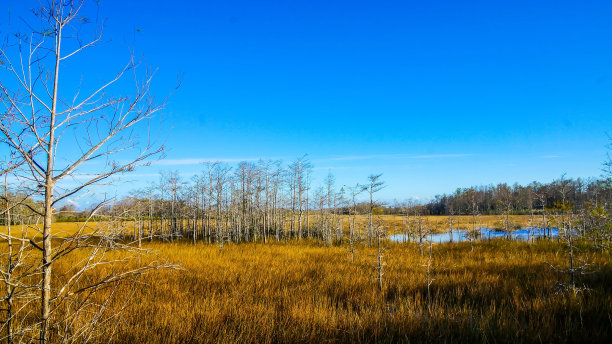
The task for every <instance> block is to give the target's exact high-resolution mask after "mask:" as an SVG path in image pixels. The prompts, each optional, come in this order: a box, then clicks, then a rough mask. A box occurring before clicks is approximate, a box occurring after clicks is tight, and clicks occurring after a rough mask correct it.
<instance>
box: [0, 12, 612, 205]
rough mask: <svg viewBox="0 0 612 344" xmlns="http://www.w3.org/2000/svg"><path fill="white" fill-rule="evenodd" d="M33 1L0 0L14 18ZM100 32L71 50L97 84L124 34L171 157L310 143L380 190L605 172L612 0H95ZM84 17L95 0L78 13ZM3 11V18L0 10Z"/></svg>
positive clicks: (417, 193)
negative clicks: (146, 80) (147, 79)
mask: <svg viewBox="0 0 612 344" xmlns="http://www.w3.org/2000/svg"><path fill="white" fill-rule="evenodd" d="M36 3H37V2H36V1H29V0H28V1H13V0H10V1H3V2H2V3H0V15H2V17H0V18H2V21H4V18H7V17H8V11H9V9H10V11H11V12H10V13H11V16H12V18H13V21H14V20H15V19H14V17H16V16H17V15H21V16H24V17H26V18H27V15H25V13H26V11H27V9H28V8H31V7H34V6H35V5H36ZM100 6H101V7H100V16H101V17H102V18H105V19H106V23H105V25H106V26H105V31H104V37H105V38H106V39H108V40H110V41H109V42H107V43H105V44H104V45H101V46H98V47H96V48H94V49H92V50H91V51H90V52H89V54H87V55H84V56H83V57H82V58H77V59H75V60H74V61H71V65H70V66H69V67H70V68H69V71H68V72H67V73H68V75H67V77H66V84H65V86H64V87H65V88H66V89H65V90H66V92H67V93H69V91H70V87H71V86H72V85H73V84H76V83H77V80H80V78H81V77H82V76H83V75H86V76H87V81H92V82H93V83H94V84H95V82H96V81H97V78H101V77H102V76H104V75H112V74H113V73H114V72H116V71H117V69H118V68H119V67H120V66H122V65H123V63H125V61H126V58H127V57H128V50H129V48H133V49H135V50H136V51H137V52H138V53H141V54H144V57H145V60H146V63H147V64H150V65H152V66H155V67H157V68H159V70H158V73H157V75H156V79H155V83H154V84H155V89H154V91H155V92H156V93H157V94H158V95H159V97H160V98H161V97H163V96H164V95H165V94H167V93H168V92H169V91H170V90H171V89H172V85H174V84H175V82H176V76H177V75H178V74H182V75H183V83H182V86H181V88H180V89H179V90H178V92H177V93H175V94H174V95H173V96H172V98H171V99H170V102H169V104H168V106H167V111H166V112H165V114H164V118H163V128H162V129H163V130H162V131H163V134H162V136H163V137H164V140H165V143H166V147H167V148H168V151H167V161H165V162H161V163H158V164H155V165H153V166H151V167H148V168H143V169H140V170H139V171H136V175H135V176H134V177H132V178H131V179H130V180H133V181H134V183H133V184H130V185H125V184H124V185H122V186H120V187H119V188H120V190H121V191H120V192H122V191H124V190H128V189H130V188H132V187H137V186H140V185H141V184H142V183H143V182H144V181H145V180H147V177H150V178H151V179H152V180H155V179H157V178H156V177H155V175H156V173H157V172H158V171H160V170H179V171H181V173H182V174H183V175H184V177H185V178H189V176H190V175H192V174H193V173H197V171H199V169H200V165H199V164H198V163H199V162H200V161H203V160H208V159H223V160H226V161H229V162H231V163H233V162H235V161H240V160H243V159H258V158H264V159H265V158H272V159H283V160H285V161H287V162H289V161H290V160H292V159H295V158H296V157H299V156H302V155H303V154H308V155H309V157H310V159H311V161H312V162H313V164H314V166H315V168H316V170H315V177H316V178H317V180H316V181H315V183H316V182H317V181H318V182H320V181H322V179H323V177H324V176H325V175H326V174H327V173H328V171H331V172H332V173H333V174H334V175H335V176H336V181H337V184H338V185H342V184H347V185H353V184H355V183H356V182H365V180H366V177H367V175H369V174H371V173H383V179H384V180H385V181H386V182H387V184H388V187H387V188H386V189H385V190H384V191H382V192H381V197H382V198H384V199H387V200H391V199H393V198H397V199H400V200H401V199H406V198H410V197H419V198H427V197H431V196H434V195H435V194H439V193H443V192H451V191H453V190H454V189H455V188H457V187H467V186H470V185H477V184H488V183H497V182H508V183H514V182H519V183H528V182H530V181H533V180H538V181H544V182H547V181H551V180H553V179H555V178H557V177H559V176H560V175H561V174H563V173H567V175H568V176H569V177H594V176H598V175H599V174H600V168H601V163H602V162H603V160H604V159H605V153H606V150H605V145H606V143H607V141H608V140H607V137H606V133H607V132H608V133H611V134H612V116H611V115H610V110H611V109H612V44H611V43H612V21H611V20H610V13H612V2H610V1H580V2H578V1H512V2H508V1H503V2H502V1H499V2H497V1H460V2H458V1H419V2H415V1H329V0H328V1H314V0H310V1H298V0H291V1H228V0H225V1H172V2H169V1H155V0H149V1H116V0H102V1H100ZM89 14H92V15H93V14H94V13H93V12H89ZM3 26H4V25H3Z"/></svg>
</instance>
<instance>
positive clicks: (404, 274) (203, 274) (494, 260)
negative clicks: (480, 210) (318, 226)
mask: <svg viewBox="0 0 612 344" xmlns="http://www.w3.org/2000/svg"><path fill="white" fill-rule="evenodd" d="M147 247H149V248H151V249H154V250H155V251H157V252H158V253H159V254H160V256H161V257H165V258H168V259H170V260H173V261H175V262H180V263H181V265H182V270H181V271H157V272H153V273H151V274H148V275H146V276H145V277H144V278H143V279H142V282H143V283H146V285H142V286H139V287H138V288H136V289H130V290H131V291H133V292H134V294H133V300H132V301H133V303H132V305H131V306H130V307H129V309H128V311H127V312H126V313H125V317H124V322H122V323H121V325H120V328H119V332H118V336H117V338H116V339H115V340H116V341H117V342H138V343H143V342H147V343H166V342H175V343H179V342H202V343H204V342H211V343H212V342H215V343H219V342H221V343H235V342H250V343H266V342H267V343H274V342H321V341H324V342H373V341H377V342H404V341H408V340H411V341H418V342H419V341H455V342H515V341H519V342H540V340H542V341H543V342H565V341H590V340H593V341H604V340H605V339H607V338H609V337H610V336H611V335H612V329H611V324H610V320H609V314H610V311H611V302H612V297H611V295H612V294H611V289H612V283H611V282H612V273H611V270H610V261H609V256H608V255H607V254H601V253H597V252H591V251H589V250H588V249H587V247H586V246H585V247H584V248H583V251H584V252H583V257H586V258H588V259H589V261H590V263H591V264H592V269H593V270H595V271H597V273H595V274H592V275H588V276H585V277H583V278H581V279H580V281H579V282H580V283H581V284H584V285H586V286H588V287H589V288H590V289H589V291H588V292H585V293H579V294H578V295H574V294H573V293H570V294H567V293H566V294H558V293H556V291H555V284H556V283H557V282H559V281H565V280H566V278H567V277H566V276H563V275H559V274H557V273H556V272H554V271H552V270H551V269H550V268H549V267H548V265H546V264H545V262H548V263H551V264H553V265H560V266H564V265H566V254H565V251H564V247H563V246H562V245H560V244H557V243H555V242H549V241H542V242H538V243H536V244H533V245H529V244H527V243H517V242H507V241H491V242H483V243H479V244H477V245H476V246H475V249H474V251H473V252H472V251H471V250H470V246H469V244H467V243H463V244H445V245H437V246H434V249H433V265H432V266H433V270H432V278H433V282H432V284H431V289H430V293H431V294H430V298H429V299H428V298H427V281H426V277H425V267H424V264H425V263H426V259H427V257H421V256H420V254H419V253H418V252H419V250H418V248H417V247H416V246H414V245H411V244H409V245H403V244H390V245H389V250H388V251H387V252H386V261H387V269H386V272H385V289H384V291H383V292H382V293H381V292H379V291H378V290H377V287H376V283H375V281H374V276H375V274H374V271H373V267H374V264H375V263H374V257H373V255H374V253H375V252H374V250H373V249H368V248H366V247H361V248H360V251H359V252H358V254H357V255H356V259H355V262H353V263H351V261H350V256H349V254H348V253H347V251H346V249H345V248H344V247H331V248H329V247H320V246H318V245H316V244H314V243H301V244H288V245H284V244H268V245H263V244H241V245H226V246H225V247H224V249H223V251H221V252H220V251H219V249H218V247H216V246H214V245H204V244H197V245H190V244H186V243H175V244H160V243H152V244H149V245H147Z"/></svg>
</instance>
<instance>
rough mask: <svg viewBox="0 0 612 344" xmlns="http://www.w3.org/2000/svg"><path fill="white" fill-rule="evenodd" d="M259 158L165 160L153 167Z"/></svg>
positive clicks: (159, 161) (156, 162) (153, 163)
mask: <svg viewBox="0 0 612 344" xmlns="http://www.w3.org/2000/svg"><path fill="white" fill-rule="evenodd" d="M257 160H259V158H219V159H216V158H187V159H165V160H158V161H154V162H152V163H151V165H164V166H178V165H199V164H203V163H207V162H228V163H232V162H241V161H257Z"/></svg>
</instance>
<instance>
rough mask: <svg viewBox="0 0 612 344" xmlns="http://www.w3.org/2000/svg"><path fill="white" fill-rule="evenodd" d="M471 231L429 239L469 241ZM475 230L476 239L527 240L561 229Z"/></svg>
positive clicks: (429, 237) (393, 237) (553, 234)
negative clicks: (509, 231)
mask: <svg viewBox="0 0 612 344" xmlns="http://www.w3.org/2000/svg"><path fill="white" fill-rule="evenodd" d="M471 232H472V231H471V230H470V231H466V230H453V234H452V236H451V234H450V233H448V232H445V233H436V234H429V235H427V240H428V241H432V242H434V243H447V242H462V241H469V240H470V238H469V235H470V234H471ZM475 232H476V236H477V238H475V240H478V239H493V238H509V239H513V240H523V241H527V240H529V239H530V238H531V237H533V238H540V237H546V236H548V237H553V238H554V237H557V236H558V235H559V229H556V228H548V229H544V228H523V229H519V230H516V231H513V232H511V233H507V232H504V231H500V230H496V229H489V228H480V229H476V231H475ZM389 238H390V239H391V241H396V242H405V241H409V240H410V239H413V240H414V239H415V238H414V237H413V238H409V237H408V236H407V235H404V234H396V235H391V236H390V237H389ZM424 240H425V239H424Z"/></svg>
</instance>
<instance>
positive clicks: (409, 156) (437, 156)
mask: <svg viewBox="0 0 612 344" xmlns="http://www.w3.org/2000/svg"><path fill="white" fill-rule="evenodd" d="M473 155H474V154H468V153H458V154H455V153H453V154H421V155H416V154H374V155H345V156H335V157H330V158H322V159H314V160H315V161H341V160H343V161H351V160H353V161H354V160H370V159H445V158H465V157H470V156H473Z"/></svg>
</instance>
